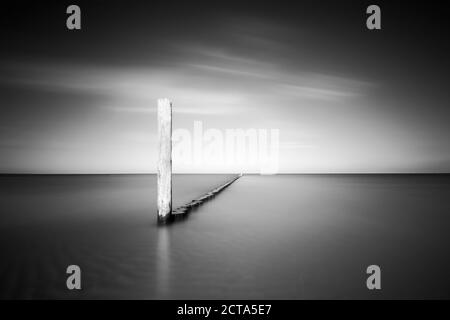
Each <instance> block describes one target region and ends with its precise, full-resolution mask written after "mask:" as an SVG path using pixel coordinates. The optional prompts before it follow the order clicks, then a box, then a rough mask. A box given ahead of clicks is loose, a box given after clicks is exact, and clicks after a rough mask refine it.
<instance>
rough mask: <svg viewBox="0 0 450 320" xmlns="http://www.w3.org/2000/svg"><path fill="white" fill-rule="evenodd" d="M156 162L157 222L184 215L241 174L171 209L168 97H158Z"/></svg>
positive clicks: (170, 109) (170, 137)
mask: <svg viewBox="0 0 450 320" xmlns="http://www.w3.org/2000/svg"><path fill="white" fill-rule="evenodd" d="M157 110H158V115H157V118H158V163H157V183H158V186H157V190H158V191H157V193H158V194H157V203H158V204H157V205H158V208H157V216H158V222H159V223H162V224H164V223H166V222H170V221H172V220H173V219H174V218H180V217H184V216H186V215H187V214H188V213H189V211H190V210H191V209H192V208H195V207H197V206H199V205H201V204H202V203H204V202H206V201H208V200H209V199H211V198H212V197H214V196H215V195H217V194H218V193H219V192H221V191H222V190H223V189H225V188H226V187H228V186H229V185H230V184H232V183H233V182H234V181H236V180H237V179H239V178H240V177H241V176H242V174H240V175H238V176H236V177H234V178H233V179H231V180H230V181H228V182H226V183H225V184H222V185H220V186H218V187H217V188H215V189H213V190H212V191H210V192H208V193H206V194H204V195H203V196H201V197H200V198H198V199H195V200H192V201H191V202H189V203H188V204H185V205H184V206H181V207H179V208H177V209H175V210H172V102H171V101H170V100H169V99H158V109H157Z"/></svg>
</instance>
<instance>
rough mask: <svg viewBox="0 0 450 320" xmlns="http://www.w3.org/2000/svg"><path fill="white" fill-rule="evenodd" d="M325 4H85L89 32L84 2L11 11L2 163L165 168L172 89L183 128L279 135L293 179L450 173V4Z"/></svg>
mask: <svg viewBox="0 0 450 320" xmlns="http://www.w3.org/2000/svg"><path fill="white" fill-rule="evenodd" d="M166 2H167V1H166ZM316 2H318V1H296V2H295V6H293V5H292V4H289V3H282V2H280V1H275V2H273V3H272V4H262V3H261V2H260V1H255V2H251V3H244V2H243V1H239V2H237V3H236V4H232V3H231V2H230V1H223V2H222V4H219V3H215V2H214V1H207V2H202V3H200V2H195V1H183V3H184V4H182V5H181V4H175V3H172V4H171V5H170V6H169V5H167V4H164V2H161V3H160V4H156V3H153V1H147V2H143V3H141V4H139V3H137V2H134V1H133V2H131V1H122V2H114V1H89V2H82V1H75V2H73V3H77V4H79V5H80V7H81V10H82V30H80V31H69V30H67V29H66V18H67V14H66V13H65V11H66V7H67V6H68V5H69V4H72V2H65V1H60V2H59V3H58V4H57V5H56V4H52V5H50V4H46V2H43V1H34V2H32V4H30V5H25V4H24V5H15V6H12V5H5V4H4V5H2V17H1V19H0V20H1V21H0V28H1V30H0V35H1V42H2V44H1V51H0V172H4V173H64V172H69V173H121V172H123V173H125V172H132V173H139V172H154V171H155V169H156V151H157V149H156V147H157V145H156V134H157V132H156V100H157V99H158V98H161V97H167V98H170V99H171V100H172V101H173V103H174V128H175V129H176V128H186V129H189V130H192V128H193V122H194V121H196V120H200V121H202V122H203V125H204V126H205V127H206V128H217V129H219V130H225V129H227V128H243V129H246V128H262V129H279V130H280V159H279V161H280V164H279V166H280V172H300V173H302V172H449V170H450V144H449V142H448V141H449V138H450V126H449V123H450V110H449V108H448V107H449V105H448V104H449V103H448V102H449V101H450V100H449V88H448V86H449V79H448V77H449V62H448V56H450V54H449V53H450V52H449V51H450V50H449V40H448V39H449V32H448V31H449V30H448V29H449V27H448V23H447V20H446V19H447V18H446V16H445V12H446V11H445V10H443V8H442V7H441V6H440V2H439V1H436V2H433V5H425V4H422V5H421V6H418V5H417V6H416V7H414V6H413V5H412V4H409V5H408V6H406V5H405V4H404V2H402V1H390V2H389V5H388V4H385V3H383V2H380V1H378V2H374V3H378V4H379V5H380V7H381V10H382V30H378V31H369V30H367V28H366V17H367V15H366V13H365V10H366V7H367V5H368V4H372V2H364V1H339V2H338V1H328V2H322V1H320V2H321V3H320V4H318V3H316ZM225 3H226V5H225ZM234 169H235V168H233V170H234ZM174 170H175V172H223V171H229V170H231V169H230V168H226V167H218V166H217V165H215V164H206V165H202V166H200V167H199V166H197V167H195V166H193V167H189V166H186V165H182V164H179V163H174Z"/></svg>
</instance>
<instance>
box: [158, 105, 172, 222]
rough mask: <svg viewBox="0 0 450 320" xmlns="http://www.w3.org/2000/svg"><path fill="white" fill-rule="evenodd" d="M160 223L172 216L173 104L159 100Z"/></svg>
mask: <svg viewBox="0 0 450 320" xmlns="http://www.w3.org/2000/svg"><path fill="white" fill-rule="evenodd" d="M158 143H159V147H158V168H157V170H158V173H157V175H158V221H166V220H168V219H169V218H170V216H171V214H172V103H171V102H170V101H169V100H168V99H158Z"/></svg>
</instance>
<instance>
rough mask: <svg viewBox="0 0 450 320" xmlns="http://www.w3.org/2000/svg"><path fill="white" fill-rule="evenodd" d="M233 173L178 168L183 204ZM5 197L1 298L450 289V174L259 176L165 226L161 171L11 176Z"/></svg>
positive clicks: (403, 293) (356, 294)
mask: <svg viewBox="0 0 450 320" xmlns="http://www.w3.org/2000/svg"><path fill="white" fill-rule="evenodd" d="M229 178H231V176H229V175H228V176H227V175H176V176H175V178H174V194H173V195H174V201H175V206H178V205H182V204H184V203H187V202H189V201H190V200H192V199H194V198H196V197H197V196H199V195H201V194H203V193H205V192H207V191H209V190H211V189H213V188H214V187H216V186H218V185H220V184H221V183H223V182H225V181H227V180H228V179H229ZM0 195H1V196H0V298H27V299H31V298H46V299H48V298H62V299H72V298H73V299H79V298H104V299H109V298H124V299H128V298H139V299H141V298H142V299H172V298H180V299H191V298H192V299H196V298H200V299H202V298H204V299H215V298H225V299H240V298H242V299H265V298H267V299H269V298H270V299H272V298H273V299H303V298H308V299H312V298H320V299H322V298H324V299H329V298H331V299H346V298H374V299H377V298H450V277H448V272H449V271H450V233H449V232H450V176H449V175H276V176H257V175H248V176H243V177H242V178H240V179H239V180H237V181H236V182H235V183H233V184H232V185H231V186H230V187H229V188H227V189H225V190H224V191H223V192H222V193H220V194H219V195H218V196H216V197H215V198H214V199H213V200H211V201H209V202H207V203H205V204H204V205H202V206H200V207H199V208H198V209H196V210H194V211H192V212H191V213H190V214H189V216H188V218H187V219H184V220H182V221H178V222H177V223H174V224H171V225H169V226H163V227H161V226H158V225H157V224H156V177H155V176H154V175H73V176H71V175H54V176H46V175H42V176H26V175H23V176H1V177H0ZM72 264H75V265H79V266H80V268H81V270H82V290H81V291H69V290H67V289H66V278H67V276H68V275H67V274H66V268H67V266H68V265H72ZM372 264H376V265H379V266H380V267H381V286H382V289H381V290H380V291H369V290H368V289H367V288H366V278H367V276H368V275H367V274H366V268H367V266H369V265H372Z"/></svg>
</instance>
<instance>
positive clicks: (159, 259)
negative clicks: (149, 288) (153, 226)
mask: <svg viewBox="0 0 450 320" xmlns="http://www.w3.org/2000/svg"><path fill="white" fill-rule="evenodd" d="M157 229H158V231H157V232H158V238H157V239H158V240H157V246H156V297H157V298H158V299H163V298H167V297H168V295H169V294H170V233H169V232H170V230H169V228H168V227H167V226H163V227H160V228H157Z"/></svg>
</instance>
